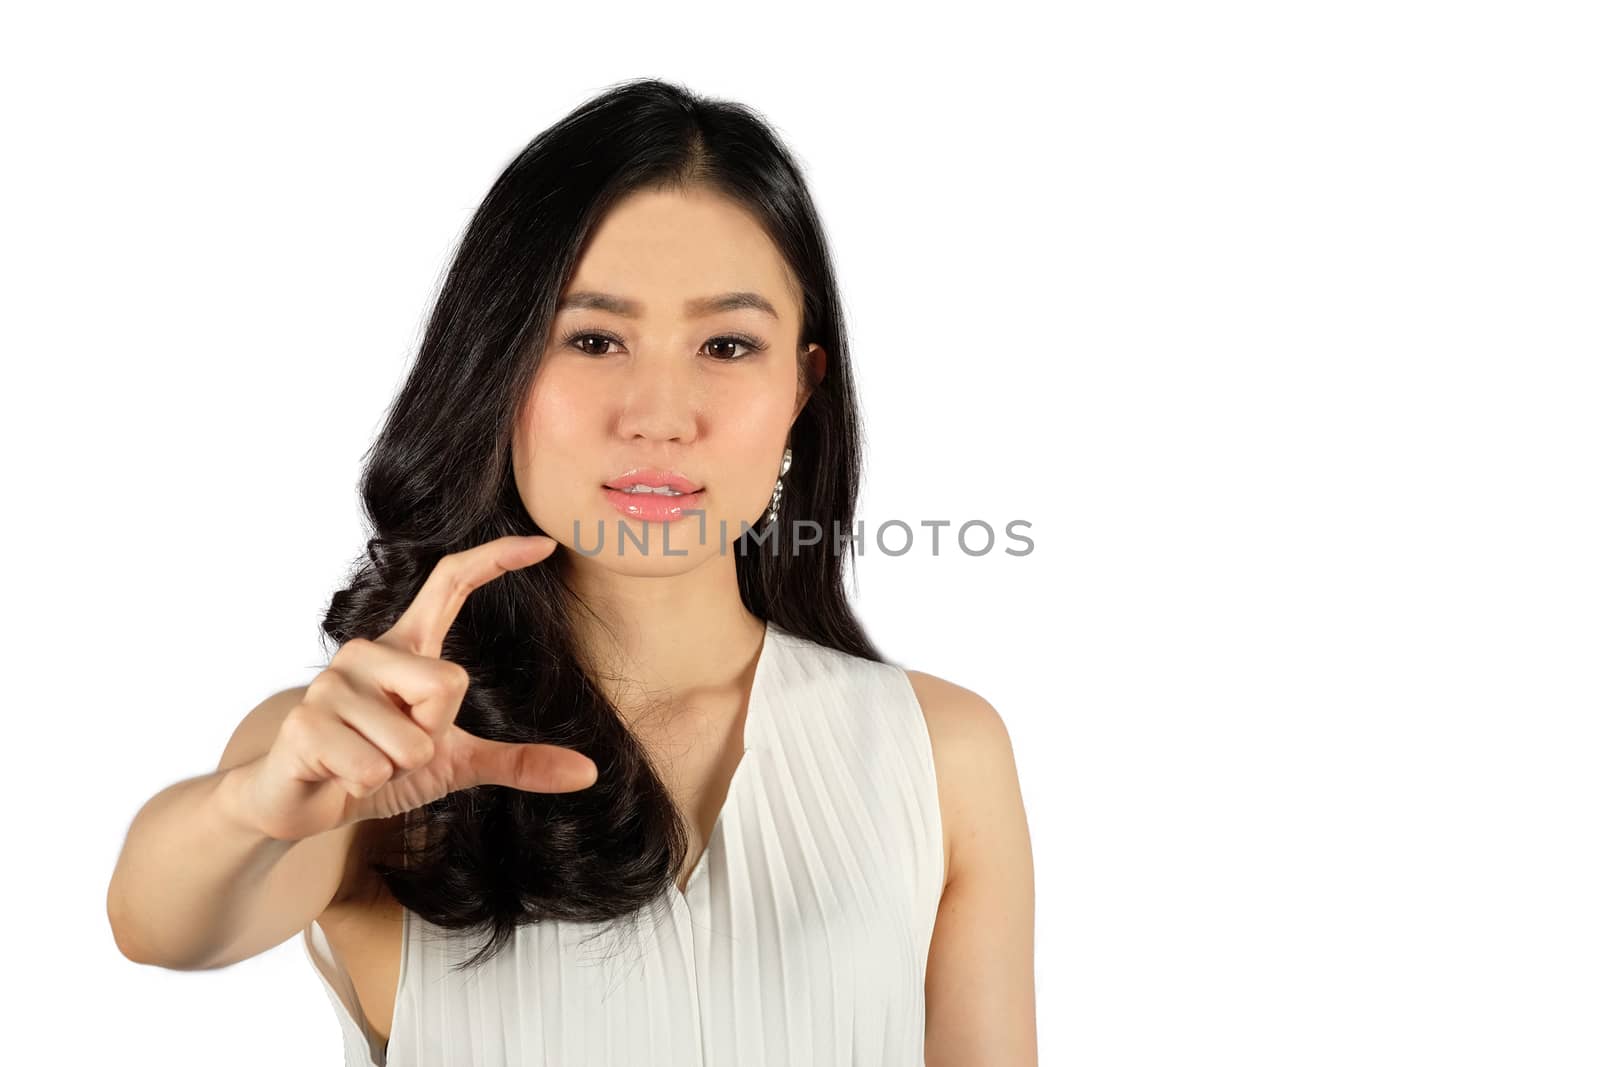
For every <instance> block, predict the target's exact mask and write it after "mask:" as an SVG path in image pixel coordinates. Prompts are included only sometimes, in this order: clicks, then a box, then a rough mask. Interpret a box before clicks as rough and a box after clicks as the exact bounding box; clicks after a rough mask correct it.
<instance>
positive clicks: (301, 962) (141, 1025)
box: [0, 0, 1600, 1067]
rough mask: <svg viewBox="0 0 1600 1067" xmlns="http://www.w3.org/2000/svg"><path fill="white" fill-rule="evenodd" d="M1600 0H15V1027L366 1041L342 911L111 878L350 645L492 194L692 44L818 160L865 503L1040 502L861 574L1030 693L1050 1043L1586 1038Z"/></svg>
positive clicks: (1557, 1058) (70, 1051)
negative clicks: (324, 630) (240, 737)
mask: <svg viewBox="0 0 1600 1067" xmlns="http://www.w3.org/2000/svg"><path fill="white" fill-rule="evenodd" d="M1582 6H1583V5H1578V4H1571V5H1552V4H1538V3H1528V2H1522V3H1517V4H1511V3H1499V4H1490V3H1477V4H1461V3H1452V4H1445V3H1436V4H1418V3H1396V2H1393V0H1389V2H1384V3H1341V4H1323V5H1308V4H1275V3H1256V4H1241V3H1226V4H1206V5H1189V4H1149V3H1129V2H1126V0H1123V2H1118V3H1106V4H1093V5H1081V4H1080V5H1076V6H1069V7H1068V8H1066V9H1065V10H1063V11H1060V12H1057V13H1055V14H1054V15H1051V16H1050V17H1052V18H1054V19H1055V20H1056V21H1053V22H1051V23H1048V24H1047V23H1045V22H1044V21H1041V20H1042V19H1043V18H1045V17H1046V10H1045V9H1044V8H1043V7H1039V8H1035V7H1032V6H1031V5H1030V6H1028V7H1023V6H1021V5H1005V4H994V3H991V4H984V5H981V6H980V7H978V8H976V9H973V10H965V11H954V10H952V11H948V12H947V11H944V10H937V11H936V10H934V9H929V8H923V9H918V10H915V11H911V10H904V11H896V12H894V13H889V12H885V13H882V14H878V13H876V12H875V11H873V10H872V9H870V8H869V7H868V6H867V5H860V4H852V5H847V6H844V7H842V8H841V9H838V10H834V9H830V8H828V7H827V6H824V5H817V4H806V5H801V6H795V5H785V6H784V7H782V8H778V7H767V6H757V5H750V4H738V5H729V6H726V7H721V8H713V7H710V6H704V5H694V4H671V5H654V6H652V7H650V8H648V9H641V10H639V11H636V12H629V11H628V10H627V9H625V8H617V7H615V6H612V5H606V6H605V7H604V8H603V9H601V8H592V9H585V8H582V7H580V6H579V5H568V6H566V7H564V8H563V9H562V10H556V9H555V8H550V7H544V6H541V7H540V8H539V9H537V10H536V9H535V8H534V7H533V6H532V5H527V6H523V7H516V8H509V7H500V8H488V7H481V6H476V7H475V6H472V5H461V4H457V5H451V6H450V7H448V8H446V7H443V6H435V7H433V8H430V9H420V8H418V9H412V8H406V7H403V6H396V5H392V4H386V5H381V6H379V5H372V6H363V7H356V6H351V5H305V6H298V5H285V4H275V5H271V6H267V5H263V6H261V7H260V8H258V9H257V10H255V11H248V10H246V9H243V8H241V7H238V6H235V5H199V4H196V5H193V6H182V7H180V6H176V5H171V4H163V5H153V4H137V5H115V6H113V5H110V4H106V5H92V6H91V5H68V4H61V5H49V6H48V7H47V6H45V5H37V6H34V7H33V8H31V9H30V10H28V11H26V12H18V11H13V13H11V14H10V15H8V16H7V17H6V19H5V26H4V29H3V31H0V39H3V41H4V43H3V44H0V80H3V82H0V89H3V90H4V99H5V100H6V105H5V139H4V150H5V155H6V157H7V159H6V162H5V165H4V167H3V170H0V181H3V182H4V190H3V192H4V195H3V199H0V211H3V212H4V218H3V227H4V237H3V239H0V245H3V252H0V255H3V267H0V269H3V271H4V276H3V284H4V298H3V308H4V310H3V312H0V314H3V316H4V321H3V327H4V328H3V331H0V338H3V344H4V345H5V349H6V351H5V358H4V363H3V366H4V372H3V373H4V376H5V383H6V384H5V388H4V389H3V390H0V396H3V397H4V401H3V402H4V416H5V417H4V420H3V423H0V433H3V434H4V444H5V452H4V454H5V463H6V472H5V473H6V486H7V489H8V493H7V497H8V499H9V506H8V507H7V508H6V512H7V522H6V523H5V532H4V538H5V544H4V549H5V560H6V564H7V572H8V581H7V585H8V586H9V588H10V591H11V594H10V596H9V597H8V603H9V606H10V610H9V611H8V612H6V613H5V621H4V626H5V631H6V632H5V635H4V636H5V638H6V640H5V648H6V655H7V664H6V669H5V684H6V689H7V694H6V703H7V708H6V710H7V719H8V721H9V724H10V727H9V730H8V733H7V740H8V749H9V751H10V753H11V757H12V758H11V759H10V760H9V761H8V777H9V782H8V786H9V788H8V789H7V791H6V800H7V804H8V808H9V812H8V814H9V819H8V823H9V827H8V828H9V835H8V836H9V842H8V848H7V851H8V853H9V855H8V857H7V860H6V871H7V874H6V876H5V877H4V879H3V880H0V892H3V894H4V898H3V901H0V906H3V908H4V916H5V921H6V925H7V934H6V945H5V963H4V967H5V969H6V971H7V972H8V973H7V975H6V979H7V984H14V986H15V988H16V989H17V992H13V993H12V994H11V996H10V998H9V1009H10V1010H9V1012H8V1014H10V1015H11V1019H10V1021H8V1023H7V1024H6V1036H5V1041H6V1047H7V1053H6V1055H5V1058H6V1059H7V1060H8V1061H10V1062H16V1063H65V1062H73V1063H100V1062H152V1063H154V1062H159V1063H164V1064H174V1065H176V1064H207V1065H210V1064H216V1063H222V1062H226V1063H230V1064H247V1063H248V1064H281V1063H318V1064H334V1063H337V1062H338V1059H339V1051H338V1048H339V1046H338V1041H339V1035H338V1030H337V1026H336V1022H335V1018H334V1015H333V1011H332V1008H331V1006H330V1004H329V1003H328V1001H327V998H326V995H325V994H324V992H323V990H322V988H321V987H320V986H319V984H318V983H317V981H316V978H315V975H314V973H313V971H312V970H311V968H310V964H309V962H308V961H307V960H306V958H305V957H304V955H303V953H302V950H301V947H300V944H299V942H298V940H295V941H290V942H287V943H286V944H284V945H282V946H279V947H278V948H276V949H274V950H272V951H270V952H268V953H266V954H264V955H262V956H259V957H257V958H255V959H252V960H249V961H247V962H245V963H242V964H239V965H237V966H234V967H230V968H227V969H224V970H221V971H213V972H203V973H176V972H166V971H162V970H159V969H155V968H150V967H141V966H138V965H135V964H132V963H130V962H128V961H126V960H125V959H123V958H122V957H121V956H120V955H119V954H118V952H117V951H116V948H115V946H114V944H113V941H112V937H111V933H110V929H109V926H108V924H107V921H106V917H105V911H104V894H105V889H106V883H107V880H108V878H109V875H110V872H111V868H112V865H113V863H114V861H115V859H116V856H117V853H118V850H119V849H120V847H121V844H122V840H123V835H124V834H125V832H126V829H127V826H128V823H129V822H130V820H131V819H132V818H133V816H134V814H135V812H136V811H137V810H138V808H139V806H140V805H141V804H142V803H143V802H144V801H145V800H146V799H147V798H148V797H149V796H150V795H152V794H153V793H155V792H156V791H158V790H159V789H161V788H164V787H165V786H167V785H169V784H171V783H173V782H175V781H177V780H179V779H180V778H187V777H190V776H193V775H197V774H203V773H207V772H209V771H211V770H212V769H214V768H215V765H216V760H217V758H218V756H219V755H220V753H221V750H222V747H223V745H224V743H225V742H226V741H227V739H228V736H229V734H230V733H231V732H232V729H233V727H234V725H235V724H236V723H237V721H238V720H239V718H240V717H241V716H242V715H243V713H244V712H245V711H246V710H248V709H249V708H250V707H251V706H252V705H253V704H255V703H256V702H257V701H258V700H259V699H260V698H262V697H263V696H265V695H266V694H268V693H271V692H273V691H275V690H277V689H281V688H285V687H287V686H290V685H294V684H300V683H302V682H304V681H306V680H308V679H309V677H310V676H311V674H312V673H314V671H315V669H316V668H317V667H319V666H320V665H321V663H322V662H323V650H322V648H321V646H320V644H319V642H318V622H319V621H320V619H321V616H322V612H323V610H324V609H325V607H326V604H327V598H328V597H329V595H330V594H331V593H332V592H333V591H334V590H335V589H337V588H339V586H340V585H341V584H342V582H341V579H342V576H343V574H344V572H345V567H346V565H347V564H348V563H349V562H350V561H351V560H352V559H354V558H355V557H356V556H357V555H359V554H360V552H361V549H362V543H363V540H364V536H365V535H364V531H363V529H362V527H361V525H360V521H359V517H358V512H357V506H356V496H355V480H356V477H357V474H358V470H359V464H360V460H361V456H362V453H363V451H364V449H365V448H366V447H367V445H368V444H369V443H370V441H371V439H372V435H373V434H374V433H375V431H376V429H377V427H378V424H379V420H380V418H381V417H382V414H383V412H384V409H385V408H386V406H387V404H388V403H389V402H390V400H391V399H392V396H393V392H394V389H395V387H396V386H397V385H398V383H399V382H400V380H401V379H402V376H403V374H404V372H405V368H406V366H407V361H408V360H409V358H410V357H411V355H412V354H413V351H414V347H415V344H416V342H417V340H418V338H419V335H420V330H421V326H422V322H423V319H424V317H425V315H426V312H427V309H428V305H429V302H430V300H431V298H432V295H433V293H434V291H435V287H436V285H437V283H438V281H439V279H440V276H441V272H442V271H443V269H444V267H445V264H446V263H447V260H448V256H449V255H450V253H451V251H452V250H453V247H454V242H455V240H456V239H457V237H458V236H459V234H460V231H461V229H462V227H463V226H464V225H465V224H466V221H467V219H468V217H469V215H470V213H471V212H472V210H473V208H474V207H475V206H476V204H477V203H478V201H479V199H480V198H481V197H482V195H483V194H484V193H485V192H486V191H487V189H488V186H489V183H490V182H491V181H492V180H493V178H494V177H495V176H496V175H497V174H498V173H499V171H500V170H501V168H502V167H503V166H504V165H505V164H506V163H507V162H508V161H509V160H510V159H511V157H512V156H513V155H514V154H515V153H516V152H517V151H518V150H519V149H520V148H521V147H522V146H523V145H524V144H525V143H526V142H527V141H528V140H529V139H531V138H532V137H533V136H534V135H535V134H536V133H537V132H538V131H540V130H541V129H543V128H544V127H545V126H547V125H549V124H550V123H552V122H554V121H556V120H557V119H558V118H560V117H561V116H562V115H564V114H565V113H566V112H567V111H568V110H570V109H571V108H572V107H574V106H576V105H577V104H579V103H580V102H582V101H583V100H584V99H586V98H588V97H589V96H590V95H592V94H593V93H595V92H597V91H599V90H600V89H601V88H603V87H604V86H606V85H608V84H611V83H613V82H616V81H620V80H622V79H625V78H629V77H634V76H638V75H645V74H651V75H657V76H661V77H667V78H672V79H674V80H679V81H682V82H683V83H685V84H687V85H688V86H690V87H691V88H694V89H696V90H699V91H702V92H706V93H709V94H711V95H714V96H725V97H731V98H733V99H737V100H741V101H743V102H745V103H748V104H750V105H752V106H754V107H756V108H757V109H758V110H759V111H761V112H762V113H763V114H764V115H766V116H767V117H768V118H769V119H770V120H771V121H772V122H773V123H775V124H776V125H777V127H778V128H779V131H780V133H781V134H782V136H783V137H784V138H785V139H786V141H787V142H788V143H789V144H790V145H791V147H792V148H793V149H794V151H795V152H796V154H797V155H798V156H799V157H800V159H801V160H802V162H803V164H804V166H805V168H806V170H807V173H808V175H809V178H810V181H811V183H812V188H813V190H814V193H815V195H816V197H817V199H818V201H819V204H820V207H821V211H822V214H823V218H824V222H825V224H826V225H827V227H828V231H829V234H830V237H831V240H832V242H833V245H834V250H835V253H836V255H837V262H838V267H839V271H840V278H841V284H842V286H843V289H844V294H845V299H846V301H847V308H846V310H847V314H848V316H849V326H850V330H851V333H850V338H851V342H852V346H853V348H852V351H853V357H854V360H855V369H856V371H857V373H858V375H859V379H860V384H861V395H862V400H863V404H864V410H865V413H866V420H867V421H866V427H867V435H868V448H869V451H868V467H867V483H866V492H865V496H864V499H863V501H862V508H861V515H862V517H863V518H865V519H867V520H868V521H869V522H871V521H876V520H881V519H883V518H887V517H902V518H911V519H914V520H920V519H924V518H926V519H934V518H947V519H952V520H956V521H957V522H958V523H959V522H960V521H964V520H966V519H970V518H981V519H985V520H987V521H989V522H991V523H992V524H994V525H996V526H1003V525H1004V523H1005V522H1007V521H1009V520H1011V519H1015V518H1021V519H1026V520H1028V521H1030V522H1031V523H1032V524H1033V529H1032V531H1031V536H1033V538H1034V540H1035V544H1036V547H1035V550H1034V552H1033V553H1032V554H1031V555H1029V556H1026V557H1021V558H1016V557H1010V556H1006V555H1004V554H1002V553H998V552H997V553H993V554H991V555H989V556H986V557H981V558H971V559H969V558H966V557H964V556H962V555H961V554H960V553H958V552H957V553H951V552H949V551H948V548H946V549H945V550H944V551H942V552H941V554H940V555H939V556H938V557H934V556H932V555H931V554H930V553H929V552H928V551H927V550H926V541H925V540H924V541H923V542H921V547H920V548H919V549H918V550H917V551H914V552H912V553H911V554H909V555H907V556H903V557H900V558H898V559H891V558H888V557H886V556H884V555H882V554H881V553H878V552H875V551H870V550H869V552H868V553H867V554H866V555H865V556H864V557H863V558H862V560H861V565H860V568H859V581H858V593H859V598H858V599H859V607H860V611H861V613H862V615H863V617H864V619H865V620H866V622H867V625H868V628H869V631H870V632H871V633H872V635H873V636H874V637H875V638H876V639H877V640H878V641H879V642H880V644H881V645H882V647H883V649H884V651H885V652H886V654H888V655H889V656H890V657H891V658H893V659H895V660H897V661H900V662H903V663H904V664H905V665H908V666H911V667H916V668H918V669H922V670H927V671H930V672H932V673H935V674H940V675H943V676H944V677H947V678H950V679H951V680H954V681H956V682H959V683H960V684H962V685H965V686H967V687H968V688H971V689H974V690H976V691H977V692H979V693H980V694H982V695H984V696H985V697H987V698H988V699H989V700H990V702H991V703H993V704H994V705H995V706H996V707H997V708H998V709H1000V711H1001V712H1002V713H1003V715H1004V717H1005V720H1006V723H1007V725H1008V727H1009V729H1010V731H1011V735H1012V739H1013V743H1014V745H1015V749H1016V754H1017V760H1018V764H1019V767H1020V773H1021V778H1022V782H1023V787H1024V791H1025V796H1026V802H1027V808H1028V812H1029V819H1030V825H1031V829H1032V834H1033V844H1034V851H1035V856H1036V863H1037V892H1038V901H1039V907H1038V924H1037V981H1038V1001H1039V1038H1040V1052H1041V1062H1043V1063H1045V1064H1084V1065H1095V1067H1109V1065H1124V1064H1130V1065H1131V1064H1151V1065H1155V1064H1160V1065H1171V1064H1198V1063H1205V1064H1211V1063H1215V1064H1228V1065H1230V1067H1241V1065H1246V1064H1252V1065H1254V1064H1259V1065H1273V1067H1278V1065H1283V1064H1296V1065H1300V1064H1340V1065H1343V1064H1352V1063H1361V1064H1406V1065H1411V1064H1424V1063H1427V1064H1435V1063H1437V1064H1444V1063H1448V1064H1452V1065H1458V1064H1540V1065H1542V1067H1553V1065H1561V1064H1580V1063H1581V1064H1594V1063H1595V1062H1597V1057H1600V1028H1597V1027H1596V1025H1595V1023H1596V1019H1597V1011H1600V1008H1597V1006H1596V1005H1597V1001H1600V920H1597V914H1600V913H1597V907H1596V902H1597V901H1600V860H1597V852H1596V829H1597V828H1596V818H1595V816H1596V812H1597V810H1600V808H1597V802H1600V783H1597V776H1596V773H1595V767H1596V763H1597V757H1600V752H1597V751H1596V749H1597V747H1600V746H1597V743H1596V742H1597V736H1600V730H1597V726H1596V718H1595V716H1596V709H1597V703H1596V678H1597V674H1596V669H1595V668H1596V657H1595V651H1596V647H1597V646H1596V637H1597V628H1600V626H1597V613H1596V594H1597V592H1600V589H1597V586H1600V581H1597V578H1600V566H1597V555H1596V546H1597V545H1600V503H1597V493H1596V490H1597V487H1600V486H1597V479H1596V474H1597V470H1596V467H1597V463H1596V460H1597V458H1600V440H1597V437H1600V433H1597V418H1596V415H1597V404H1600V395H1597V389H1596V374H1595V369H1596V357H1597V345H1596V340H1597V337H1596V334H1597V332H1600V308H1597V307H1596V295H1597V292H1600V289H1597V283H1600V259H1597V256H1600V252H1597V250H1600V225H1597V223H1600V212H1597V206H1596V205H1597V197H1596V193H1595V191H1596V190H1597V189H1600V152H1597V146H1596V130H1597V124H1596V119H1597V115H1596V111H1597V108H1596V103H1597V101H1600V86H1597V84H1596V83H1597V80H1600V79H1597V77H1596V65H1595V62H1594V57H1595V55H1596V54H1597V45H1600V42H1597V40H1596V34H1595V33H1594V32H1593V28H1592V27H1591V26H1589V25H1587V24H1585V23H1584V22H1583V21H1582V20H1581V19H1580V17H1579V13H1580V9H1581V8H1582ZM947 533H948V531H947ZM946 544H947V542H946ZM19 994H20V998H19Z"/></svg>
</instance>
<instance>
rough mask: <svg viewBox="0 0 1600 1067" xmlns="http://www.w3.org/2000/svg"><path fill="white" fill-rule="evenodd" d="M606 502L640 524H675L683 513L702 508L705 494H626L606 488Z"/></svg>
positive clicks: (619, 490)
mask: <svg viewBox="0 0 1600 1067" xmlns="http://www.w3.org/2000/svg"><path fill="white" fill-rule="evenodd" d="M604 492H605V496H606V500H607V501H608V502H610V504H611V506H612V507H614V508H616V509H617V511H618V512H620V513H621V514H623V515H625V516H627V517H628V518H630V519H638V520H639V521H640V522H677V521H678V520H679V519H681V518H683V517H684V513H685V512H688V511H693V510H696V509H700V508H703V507H704V506H705V505H704V501H705V496H706V494H705V492H704V490H701V491H699V492H692V493H682V494H680V495H673V494H670V493H628V492H624V491H622V490H621V489H613V488H611V487H609V486H607V487H606V488H605V490H604Z"/></svg>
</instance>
